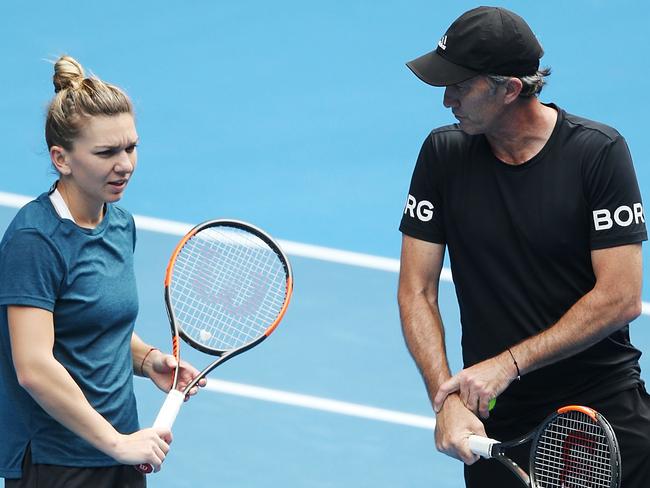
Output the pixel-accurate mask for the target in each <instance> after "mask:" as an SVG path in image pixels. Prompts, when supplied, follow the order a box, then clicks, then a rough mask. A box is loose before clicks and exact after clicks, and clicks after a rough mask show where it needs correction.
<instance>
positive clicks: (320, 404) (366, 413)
mask: <svg viewBox="0 0 650 488" xmlns="http://www.w3.org/2000/svg"><path fill="white" fill-rule="evenodd" d="M205 388H206V389H208V390H211V391H214V392H218V393H227V394H229V395H237V396H243V397H246V398H255V399H257V400H265V401H267V402H274V403H281V404H284V405H291V406H294V407H303V408H311V409H314V410H321V411H325V412H330V413H338V414H341V415H349V416H352V417H362V418H365V419H371V420H379V421H381V422H390V423H393V424H400V425H408V426H410V427H419V428H422V429H430V430H433V429H434V428H435V426H436V421H435V419H434V418H433V417H425V416H422V415H414V414H410V413H404V412H397V411H395V410H386V409H383V408H375V407H369V406H367V405H359V404H358V403H348V402H341V401H338V400H331V399H329V398H322V397H316V396H311V395H302V394H299V393H290V392H287V391H280V390H271V389H270V388H262V387H259V386H252V385H244V384H241V383H232V382H229V381H222V380H215V379H210V380H208V384H207V385H206V387H205Z"/></svg>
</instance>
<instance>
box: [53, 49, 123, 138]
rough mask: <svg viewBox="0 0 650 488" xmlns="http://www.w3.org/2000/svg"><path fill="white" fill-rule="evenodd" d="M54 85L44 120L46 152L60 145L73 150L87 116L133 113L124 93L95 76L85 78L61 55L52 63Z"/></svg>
mask: <svg viewBox="0 0 650 488" xmlns="http://www.w3.org/2000/svg"><path fill="white" fill-rule="evenodd" d="M53 82H54V92H55V95H54V98H53V99H52V101H51V102H50V105H49V107H48V109H47V119H46V121H45V140H46V142H47V147H48V149H49V148H51V147H52V146H61V147H63V148H64V149H67V150H72V146H73V143H74V140H75V139H76V137H77V136H78V135H79V132H80V131H81V129H82V128H83V126H84V122H85V121H86V120H87V119H88V117H93V116H97V115H104V116H111V115H118V114H123V113H128V114H133V104H132V103H131V100H130V99H129V97H128V96H127V95H126V93H124V92H123V91H122V90H120V89H119V88H118V87H116V86H114V85H111V84H109V83H105V82H103V81H102V80H100V79H99V78H97V77H95V76H91V77H88V78H86V76H85V74H84V69H83V67H82V66H81V64H79V63H78V62H77V60H75V59H74V58H72V57H70V56H61V57H60V58H59V59H58V60H57V61H56V63H54V77H53Z"/></svg>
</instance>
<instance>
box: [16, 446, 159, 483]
mask: <svg viewBox="0 0 650 488" xmlns="http://www.w3.org/2000/svg"><path fill="white" fill-rule="evenodd" d="M22 470H23V477H22V478H20V479H6V480H5V488H88V487H91V488H144V487H146V486H147V479H146V476H145V475H144V474H142V473H140V472H138V471H136V470H135V468H134V467H133V466H123V465H119V466H108V467H103V468H74V467H70V466H54V465H51V464H32V453H31V450H30V448H29V446H28V447H27V451H26V452H25V457H24V458H23V466H22Z"/></svg>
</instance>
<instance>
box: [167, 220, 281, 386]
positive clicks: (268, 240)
mask: <svg viewBox="0 0 650 488" xmlns="http://www.w3.org/2000/svg"><path fill="white" fill-rule="evenodd" d="M219 226H227V227H234V228H238V229H242V230H245V231H247V232H250V233H251V234H253V235H255V236H256V237H258V238H260V239H261V240H262V241H264V243H265V244H267V245H268V246H269V247H270V248H271V249H272V250H273V251H274V252H275V253H276V254H277V256H278V257H279V259H280V261H281V262H282V265H283V267H284V270H285V273H286V275H287V288H286V290H287V291H286V296H285V300H284V304H283V306H282V309H281V310H280V312H279V313H278V315H277V317H276V318H275V320H274V321H273V323H271V324H270V325H269V326H268V327H267V328H266V331H265V332H264V334H262V335H261V336H260V337H258V338H257V339H255V340H253V341H250V342H248V343H246V344H244V345H243V346H241V347H239V348H237V349H232V350H217V349H212V348H208V347H205V346H203V345H202V344H200V343H198V342H196V341H194V340H193V339H192V338H191V337H189V336H188V335H187V334H185V333H184V332H183V329H182V328H179V327H178V320H177V319H176V315H175V314H174V306H173V303H172V298H171V281H172V275H173V272H174V265H175V264H176V258H177V257H178V255H179V254H180V252H181V250H182V249H183V247H184V246H185V244H187V242H188V241H189V240H190V239H192V238H193V237H194V236H195V235H196V234H198V233H199V232H200V231H202V230H204V229H206V228H210V227H219ZM292 292H293V271H292V269H291V264H290V263H289V260H288V259H287V256H286V254H285V253H284V251H282V249H280V246H279V245H278V244H277V243H276V242H275V241H274V240H273V238H272V237H271V236H270V235H268V234H267V233H266V232H264V231H263V230H261V229H260V228H258V227H255V226H254V225H251V224H249V223H247V222H243V221H240V220H229V219H217V220H209V221H207V222H203V223H201V224H199V225H197V226H196V227H194V228H193V229H192V230H190V231H189V232H188V233H187V234H185V236H184V237H183V238H182V239H181V240H180V242H179V243H178V244H177V245H176V248H175V249H174V252H173V253H172V256H171V258H170V259H169V263H168V265H167V270H166V272H165V308H166V309H167V317H168V318H169V325H170V327H171V333H172V354H173V355H174V357H175V358H176V362H177V364H178V365H180V360H181V355H180V341H179V337H180V338H182V339H183V340H184V341H185V342H186V343H187V344H189V345H190V346H191V347H193V348H194V349H197V350H199V351H201V352H204V353H206V354H210V355H211V356H218V358H217V359H215V360H214V361H213V362H212V363H211V364H209V365H208V366H206V367H205V368H204V369H203V370H202V371H201V372H200V373H199V374H198V375H197V376H196V378H194V379H193V380H192V382H191V383H189V384H188V385H187V387H186V388H185V389H184V390H183V393H187V392H188V391H189V390H190V389H192V388H193V387H194V386H196V384H197V383H198V382H199V381H200V380H201V379H202V378H204V377H205V376H206V375H207V374H208V373H210V371H212V370H213V369H215V368H216V367H217V366H219V365H220V364H222V363H224V362H226V361H228V360H229V359H232V358H234V357H235V356H238V355H239V354H241V353H243V352H245V351H248V350H249V349H252V348H253V347H255V346H257V345H258V344H260V343H261V342H263V341H264V340H265V339H266V338H267V337H268V336H269V335H271V333H272V332H273V331H274V330H275V329H276V327H277V326H278V324H279V323H280V322H281V321H282V318H283V317H284V314H285V312H286V310H287V307H288V306H289V301H290V299H291V293H292ZM177 384H178V367H177V368H176V369H175V370H174V371H173V377H172V387H171V388H172V390H174V389H176V385H177Z"/></svg>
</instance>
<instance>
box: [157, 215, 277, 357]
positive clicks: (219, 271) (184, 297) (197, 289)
mask: <svg viewBox="0 0 650 488" xmlns="http://www.w3.org/2000/svg"><path fill="white" fill-rule="evenodd" d="M286 298H287V272H286V270H285V267H284V264H283V261H282V260H281V259H280V257H279V256H278V254H277V253H276V252H275V251H274V250H273V249H272V248H271V247H269V245H268V244H267V243H266V242H265V241H264V240H262V239H261V238H259V237H258V236H257V235H255V234H252V233H251V232H248V231H246V230H243V229H240V228H238V227H230V226H223V225H220V226H215V227H207V228H205V229H202V230H200V231H199V232H197V233H196V234H195V235H194V236H193V237H191V238H190V239H189V240H188V241H187V242H186V243H185V245H184V246H183V248H182V249H181V250H180V251H179V253H178V255H177V257H176V262H175V264H174V267H173V270H172V277H171V281H170V301H171V305H172V309H173V311H174V315H175V317H176V320H177V323H178V326H179V328H180V329H182V331H183V332H184V334H185V335H186V336H187V337H188V338H190V339H191V340H193V341H194V342H196V343H198V344H201V345H203V346H204V347H208V348H210V349H215V350H219V351H227V350H231V349H237V348H239V347H241V346H243V345H245V344H247V343H249V342H251V341H253V340H255V339H257V338H259V337H260V336H262V335H263V334H264V333H265V332H266V330H267V329H268V328H269V327H270V326H271V325H272V324H273V323H274V322H275V321H276V319H277V318H278V316H279V314H280V313H281V311H282V308H283V306H284V303H285V300H286Z"/></svg>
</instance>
